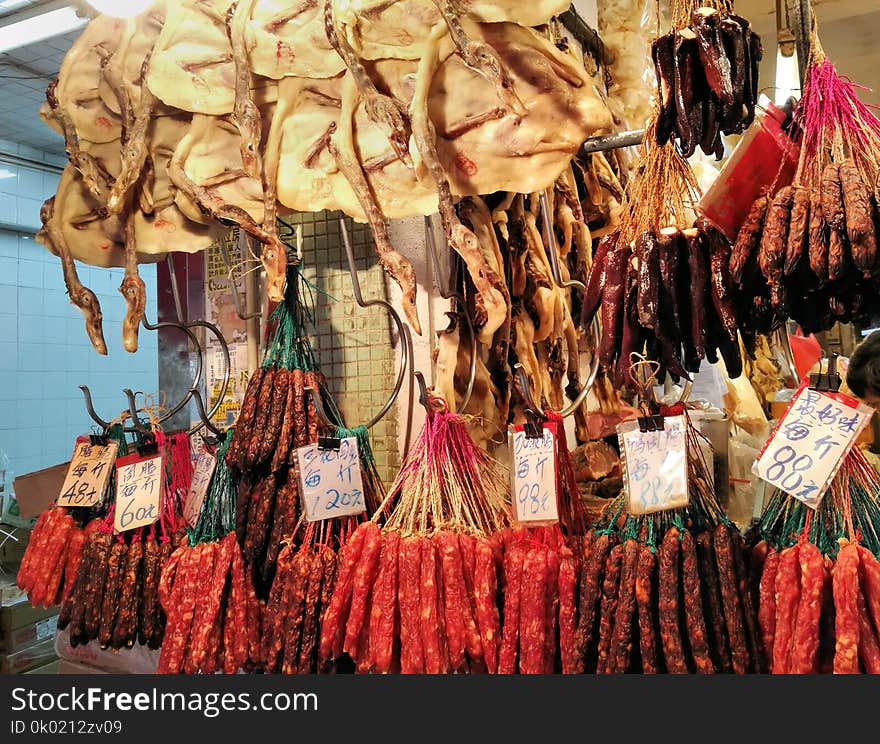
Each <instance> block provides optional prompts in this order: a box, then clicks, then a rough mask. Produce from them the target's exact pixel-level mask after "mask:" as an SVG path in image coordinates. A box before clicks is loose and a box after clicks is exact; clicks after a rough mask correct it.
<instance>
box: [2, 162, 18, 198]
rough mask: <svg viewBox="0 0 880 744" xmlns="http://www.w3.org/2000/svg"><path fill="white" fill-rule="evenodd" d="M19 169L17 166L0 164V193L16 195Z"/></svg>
mask: <svg viewBox="0 0 880 744" xmlns="http://www.w3.org/2000/svg"><path fill="white" fill-rule="evenodd" d="M18 176H19V168H18V166H17V165H9V164H7V163H0V193H3V194H17V193H18Z"/></svg>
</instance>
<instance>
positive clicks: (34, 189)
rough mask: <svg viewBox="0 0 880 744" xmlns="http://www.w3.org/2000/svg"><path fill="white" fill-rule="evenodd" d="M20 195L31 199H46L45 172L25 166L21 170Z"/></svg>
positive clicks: (19, 178)
mask: <svg viewBox="0 0 880 744" xmlns="http://www.w3.org/2000/svg"><path fill="white" fill-rule="evenodd" d="M0 185H2V184H0ZM18 195H19V196H26V197H28V198H30V199H45V197H44V196H43V172H42V171H38V170H36V169H34V168H27V167H25V166H22V167H21V168H19V169H18Z"/></svg>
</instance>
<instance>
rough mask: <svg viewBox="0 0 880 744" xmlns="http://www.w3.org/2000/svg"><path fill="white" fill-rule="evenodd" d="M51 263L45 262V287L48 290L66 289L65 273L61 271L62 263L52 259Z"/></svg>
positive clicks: (42, 262) (52, 257)
mask: <svg viewBox="0 0 880 744" xmlns="http://www.w3.org/2000/svg"><path fill="white" fill-rule="evenodd" d="M50 258H51V259H52V260H51V261H46V260H43V261H41V262H40V263H41V264H42V265H43V287H45V288H46V289H53V288H54V289H64V272H63V271H62V270H61V262H60V261H59V260H58V259H56V258H55V256H51V257H50Z"/></svg>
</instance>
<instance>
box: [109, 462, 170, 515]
mask: <svg viewBox="0 0 880 744" xmlns="http://www.w3.org/2000/svg"><path fill="white" fill-rule="evenodd" d="M164 478H165V470H164V468H163V467H162V456H161V455H156V456H154V457H141V456H140V455H137V454H135V455H129V456H128V457H121V458H120V459H119V460H118V461H117V462H116V510H115V513H114V515H113V527H114V529H115V530H116V531H117V532H125V531H126V530H133V529H135V528H136V527H146V526H147V525H151V524H153V522H155V521H156V520H157V519H159V513H160V505H161V503H162V486H163V482H164Z"/></svg>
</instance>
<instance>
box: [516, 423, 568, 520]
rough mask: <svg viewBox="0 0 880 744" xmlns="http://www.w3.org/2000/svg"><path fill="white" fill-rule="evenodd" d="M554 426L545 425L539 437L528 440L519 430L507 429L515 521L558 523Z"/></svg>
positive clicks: (521, 429)
mask: <svg viewBox="0 0 880 744" xmlns="http://www.w3.org/2000/svg"><path fill="white" fill-rule="evenodd" d="M555 436H556V424H554V423H545V424H544V428H543V430H542V436H540V437H535V438H530V437H528V436H526V432H525V431H524V430H523V428H522V427H520V426H516V427H511V429H510V435H509V438H510V449H511V451H512V452H513V468H512V470H511V474H510V477H511V488H512V489H513V510H514V517H515V518H516V521H517V522H557V521H559V507H558V506H557V495H556V442H555V439H554V437H555Z"/></svg>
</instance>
